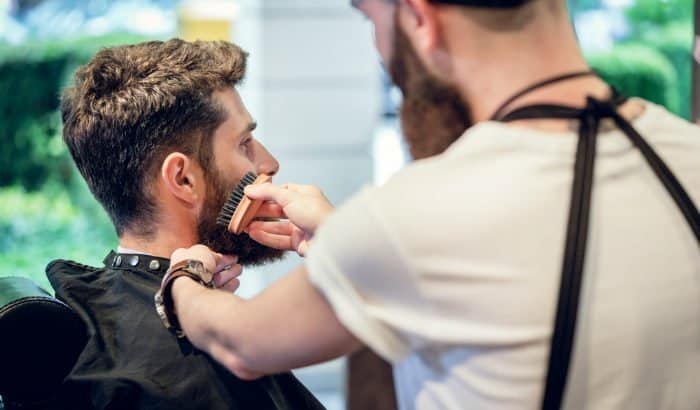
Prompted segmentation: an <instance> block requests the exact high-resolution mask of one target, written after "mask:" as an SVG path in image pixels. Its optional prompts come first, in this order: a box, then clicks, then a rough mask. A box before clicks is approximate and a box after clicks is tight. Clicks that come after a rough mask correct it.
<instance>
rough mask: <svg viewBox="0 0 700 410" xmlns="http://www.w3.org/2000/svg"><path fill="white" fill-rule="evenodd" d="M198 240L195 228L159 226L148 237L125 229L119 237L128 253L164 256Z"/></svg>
mask: <svg viewBox="0 0 700 410" xmlns="http://www.w3.org/2000/svg"><path fill="white" fill-rule="evenodd" d="M197 242H198V241H197V234H196V232H195V231H194V230H178V229H169V228H168V227H159V228H158V229H156V232H155V234H153V235H148V237H145V236H142V235H137V234H134V233H133V232H130V231H125V232H124V233H123V234H122V235H121V236H120V237H119V247H120V248H121V249H123V250H125V251H128V253H131V252H134V253H143V254H148V255H152V256H159V257H162V258H170V255H171V254H172V253H173V252H174V251H175V249H178V248H187V247H190V246H192V245H194V244H196V243H197Z"/></svg>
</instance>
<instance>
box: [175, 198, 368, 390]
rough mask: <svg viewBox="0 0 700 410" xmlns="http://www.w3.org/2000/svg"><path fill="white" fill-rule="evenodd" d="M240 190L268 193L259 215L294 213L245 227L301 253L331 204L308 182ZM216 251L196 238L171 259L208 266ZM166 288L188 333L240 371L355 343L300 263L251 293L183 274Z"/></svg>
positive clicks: (327, 355) (285, 365) (280, 367)
mask: <svg viewBox="0 0 700 410" xmlns="http://www.w3.org/2000/svg"><path fill="white" fill-rule="evenodd" d="M251 188H252V187H251ZM246 194H247V195H248V196H250V197H253V198H256V199H264V200H267V201H270V202H268V203H266V205H265V206H263V208H262V210H261V212H262V214H264V215H262V216H269V217H283V218H289V219H293V221H294V223H291V222H290V221H285V222H255V223H254V224H252V225H251V227H250V228H249V230H248V232H249V234H250V235H251V237H253V238H254V239H256V240H257V241H259V242H261V243H264V244H266V245H268V246H272V247H276V248H279V249H285V250H295V251H297V252H298V253H299V254H300V255H303V254H304V253H305V252H306V249H307V246H308V243H309V242H310V240H311V238H312V237H313V233H314V232H315V230H316V228H317V227H318V225H319V224H320V223H321V222H322V220H323V219H324V218H325V217H326V216H327V215H328V214H329V213H330V212H331V211H332V209H333V208H332V206H331V205H330V203H329V202H328V200H327V199H326V198H325V197H324V196H323V194H322V193H321V191H319V190H318V189H316V188H313V187H307V186H297V185H286V186H282V187H279V186H272V185H269V184H265V185H263V186H259V187H255V189H248V190H247V191H246ZM259 216H260V214H259ZM218 258H221V256H220V255H218V254H215V253H213V252H211V251H209V250H208V249H207V248H206V247H204V246H201V245H197V246H194V247H192V248H189V249H187V250H178V251H176V252H175V253H174V254H173V257H172V259H173V260H172V263H173V264H175V263H177V262H178V261H180V260H184V259H196V260H200V261H202V262H204V264H205V266H207V267H213V266H216V265H217V259H218ZM172 295H173V298H174V301H175V311H176V313H177V317H178V319H179V322H180V324H181V326H182V328H183V329H184V332H185V334H186V335H187V337H188V338H189V339H190V341H192V343H193V344H195V345H196V346H197V347H199V348H201V349H202V350H204V351H206V352H208V353H209V354H210V355H212V357H214V358H215V359H216V360H218V361H219V362H221V363H222V364H224V366H226V367H227V368H228V369H229V370H231V371H232V372H234V373H235V374H236V375H237V376H239V377H241V378H244V379H251V378H256V377H259V376H261V375H263V374H270V373H277V372H281V371H286V370H290V369H293V368H297V367H301V366H306V365H309V364H313V363H318V362H321V361H325V360H329V359H333V358H336V357H339V356H342V355H345V354H348V353H351V352H352V351H354V350H356V349H358V348H359V347H360V346H361V344H360V342H359V341H358V340H357V339H356V338H355V337H354V336H353V335H352V334H350V333H349V332H348V331H347V330H346V329H345V328H344V327H343V326H342V325H341V324H340V322H339V321H338V319H337V318H336V316H335V314H334V313H333V311H332V309H331V307H330V306H329V304H328V303H327V301H326V300H325V299H324V297H323V296H322V295H321V294H320V293H319V292H318V291H317V290H316V288H314V286H313V285H312V284H311V282H310V281H309V277H308V274H307V272H306V269H305V268H304V267H303V266H301V267H299V268H298V269H296V270H295V271H293V272H292V273H290V274H289V275H286V276H285V277H283V278H282V279H281V280H279V281H278V282H276V283H275V284H273V285H272V286H270V287H269V288H268V289H266V290H265V291H264V292H263V293H261V294H260V295H259V296H257V297H255V298H253V299H250V300H244V299H241V298H238V297H236V296H232V295H231V294H230V293H227V292H221V291H216V290H211V289H206V288H204V287H202V286H200V285H199V284H197V283H195V282H194V281H192V280H190V279H187V278H183V279H178V280H176V282H175V283H174V284H173V288H172Z"/></svg>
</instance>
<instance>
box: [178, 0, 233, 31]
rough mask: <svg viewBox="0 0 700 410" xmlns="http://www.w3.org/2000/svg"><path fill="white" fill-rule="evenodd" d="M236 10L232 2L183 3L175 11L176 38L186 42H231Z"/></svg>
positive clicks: (222, 0)
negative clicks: (176, 23)
mask: <svg viewBox="0 0 700 410" xmlns="http://www.w3.org/2000/svg"><path fill="white" fill-rule="evenodd" d="M238 9H239V7H238V3H237V2H236V1H234V0H205V1H203V0H198V1H189V2H183V3H182V5H181V6H180V7H178V11H177V15H178V36H179V37H180V38H182V39H183V40H187V41H194V40H226V41H231V40H232V39H233V38H232V37H233V36H232V31H233V27H234V23H235V21H236V18H237V16H238Z"/></svg>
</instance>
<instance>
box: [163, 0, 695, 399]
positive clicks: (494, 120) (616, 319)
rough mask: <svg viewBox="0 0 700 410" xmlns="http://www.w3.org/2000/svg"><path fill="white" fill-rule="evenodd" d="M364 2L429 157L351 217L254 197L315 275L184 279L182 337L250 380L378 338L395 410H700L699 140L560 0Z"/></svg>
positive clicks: (262, 192) (178, 289)
mask: <svg viewBox="0 0 700 410" xmlns="http://www.w3.org/2000/svg"><path fill="white" fill-rule="evenodd" d="M354 5H355V6H356V7H357V8H359V10H360V11H361V12H363V13H364V14H365V15H367V17H368V18H369V19H370V20H371V21H372V22H373V24H374V27H375V36H376V45H377V48H378V51H379V53H380V55H381V57H382V59H383V61H384V62H385V65H386V66H387V68H388V69H389V71H390V73H391V76H392V79H393V81H394V82H395V83H396V84H397V85H398V86H399V87H400V88H401V90H402V92H403V96H404V99H403V104H402V107H401V123H402V128H403V133H404V135H405V137H406V141H407V143H408V145H409V147H410V151H411V154H412V155H413V157H414V158H415V159H417V161H415V162H414V163H412V164H411V165H409V166H408V167H406V168H405V169H404V170H402V171H400V172H399V173H398V174H397V175H396V176H395V177H394V178H392V179H391V180H390V181H389V182H388V183H387V184H386V185H384V186H382V187H378V188H367V189H364V190H362V191H361V192H359V193H358V194H357V195H355V196H354V197H353V198H351V199H350V200H348V201H347V203H345V204H344V205H343V206H341V207H340V208H339V209H337V210H333V209H332V208H331V206H330V205H329V204H328V202H327V201H326V200H325V199H324V198H323V196H322V194H321V193H320V191H318V190H316V189H314V188H310V187H304V186H297V185H288V186H272V185H265V186H260V187H249V188H248V190H247V195H248V196H250V197H252V198H262V199H266V200H268V201H269V202H268V203H267V204H266V205H265V206H264V207H263V209H262V210H261V213H260V214H259V216H273V217H281V218H283V219H284V220H283V221H278V222H269V221H268V222H262V221H258V222H254V223H253V224H252V225H251V226H250V227H249V229H248V232H249V234H250V236H251V237H253V238H254V239H256V240H258V241H260V242H262V243H264V244H268V245H272V246H276V247H278V248H282V249H291V250H295V251H297V252H298V253H300V254H302V255H306V259H305V263H304V265H302V266H300V267H299V268H297V269H296V270H294V271H293V272H291V273H290V274H288V275H286V276H285V277H283V278H282V279H280V280H279V281H278V282H276V283H274V284H273V285H271V286H270V287H269V288H268V289H266V290H265V291H264V292H263V293H261V294H260V295H259V296H256V297H254V298H252V299H250V300H243V299H241V298H238V297H236V296H233V295H231V294H228V293H226V292H223V291H218V290H213V289H208V288H207V287H205V286H202V284H201V282H206V281H203V280H201V277H200V276H198V274H197V273H196V272H195V273H192V274H190V275H184V276H183V279H177V280H176V281H170V282H169V283H167V284H166V285H167V286H166V287H165V288H166V289H165V291H166V295H167V296H168V297H170V298H171V299H172V300H173V301H174V304H173V306H172V309H171V310H170V311H169V312H168V314H169V315H170V316H171V317H172V318H175V319H176V321H175V323H176V325H177V326H178V327H181V328H182V330H183V331H184V334H185V335H186V337H187V338H189V339H190V341H192V343H194V344H195V345H196V346H198V347H199V348H201V349H203V350H204V351H206V352H207V353H209V354H210V355H212V356H213V357H214V358H215V359H217V360H218V361H220V362H221V363H223V364H224V365H225V366H226V367H227V368H228V369H230V370H231V371H233V372H234V373H236V374H237V375H238V376H240V377H243V378H255V377H258V376H260V375H262V374H269V373H275V372H280V371H284V370H288V369H293V368H297V367H300V366H305V365H309V364H313V363H317V362H321V361H325V360H330V359H333V358H336V357H339V356H342V355H345V354H348V353H350V352H352V351H354V350H355V349H358V348H359V347H360V346H362V345H366V346H368V347H370V348H371V349H373V350H374V351H375V352H377V353H378V354H379V355H381V356H382V357H383V358H385V359H387V360H388V361H389V362H391V363H392V364H393V367H394V374H395V381H396V386H397V397H398V400H399V404H400V407H401V408H402V409H440V408H444V409H463V408H475V409H523V408H537V407H542V408H547V409H555V408H560V407H564V408H588V409H613V408H614V409H662V408H688V409H697V408H700V389H698V388H697V382H696V381H697V375H698V370H697V369H700V285H699V284H700V249H699V242H700V216H699V215H698V210H697V207H696V206H695V203H697V202H698V201H699V200H700V160H699V159H700V128H698V127H697V126H695V125H692V124H690V123H688V122H686V121H684V120H682V119H680V118H677V117H675V116H674V115H672V114H670V113H669V112H667V111H666V110H665V109H664V108H662V107H659V106H656V105H654V104H652V103H650V102H648V101H645V100H642V99H639V98H627V97H625V96H623V95H621V94H619V93H617V92H616V91H614V90H613V89H612V88H611V87H610V86H609V85H607V84H606V83H605V82H603V81H602V80H601V79H600V78H599V77H597V76H596V75H595V74H594V73H592V72H591V71H590V69H589V67H588V66H587V65H586V62H585V61H584V58H583V56H582V54H581V51H580V49H579V48H578V45H577V43H576V36H575V34H574V30H573V27H572V26H571V22H570V19H569V16H568V12H567V9H566V3H565V1H564V0H531V1H527V0H491V1H489V0H433V1H430V0H402V1H400V2H396V3H395V2H393V1H388V0H364V1H355V2H354ZM172 258H173V260H172V262H173V263H174V264H176V263H177V262H180V261H186V260H190V261H191V264H192V265H197V264H202V265H201V266H203V269H204V270H206V269H209V270H211V269H214V267H215V266H216V265H217V264H218V263H219V262H220V259H221V258H222V256H221V255H217V254H215V253H212V252H211V251H209V250H208V249H207V248H205V247H203V246H195V247H193V248H190V249H183V250H178V251H176V252H175V253H174V254H173V256H172ZM193 270H194V271H196V269H193ZM188 278H194V280H191V279H188Z"/></svg>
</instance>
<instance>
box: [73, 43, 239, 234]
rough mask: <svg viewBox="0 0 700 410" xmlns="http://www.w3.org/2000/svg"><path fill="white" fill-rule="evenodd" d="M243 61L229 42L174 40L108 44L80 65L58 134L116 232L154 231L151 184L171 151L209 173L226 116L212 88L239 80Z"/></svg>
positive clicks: (145, 232) (140, 232) (225, 86)
mask: <svg viewBox="0 0 700 410" xmlns="http://www.w3.org/2000/svg"><path fill="white" fill-rule="evenodd" d="M246 59H247V54H246V53H245V52H244V51H242V50H241V49H240V48H239V47H238V46H236V45H234V44H231V43H227V42H223V41H218V42H203V41H196V42H192V43H190V42H186V41H182V40H178V39H173V40H169V41H166V42H162V41H152V42H146V43H141V44H136V45H130V46H121V47H114V48H107V49H104V50H101V51H100V52H98V53H97V55H95V57H94V58H93V59H92V60H91V61H90V62H89V63H88V64H87V65H85V66H83V67H80V68H79V69H78V70H77V72H76V73H75V77H74V82H73V85H72V86H70V87H69V88H67V89H66V90H65V91H64V92H63V95H62V98H61V115H62V119H63V139H64V141H65V143H66V145H67V146H68V149H69V150H70V153H71V155H72V156H73V160H74V161H75V163H76V165H77V167H78V170H79V171H80V173H81V174H82V176H83V177H84V178H85V181H86V182H87V184H88V187H89V188H90V190H91V191H92V193H93V195H95V197H96V198H97V200H98V201H99V202H100V203H101V204H102V206H103V207H104V208H105V210H106V211H107V213H108V214H109V216H110V218H111V219H112V222H113V223H114V227H115V229H116V231H117V234H118V235H121V234H122V233H123V232H124V230H126V229H129V230H131V231H133V232H134V233H136V234H139V235H143V236H148V235H151V234H152V233H153V232H152V224H151V223H150V221H152V220H153V218H154V217H155V203H154V200H153V198H152V194H151V192H150V189H149V183H150V182H151V181H152V180H154V179H155V177H156V176H157V175H158V168H159V167H160V164H161V163H162V161H163V159H165V157H166V156H167V155H168V154H169V153H170V152H174V151H179V152H182V153H183V154H186V155H191V156H193V157H194V158H195V159H196V160H198V161H199V162H200V164H201V165H202V167H203V168H204V170H205V172H206V170H207V167H208V166H209V163H210V160H211V157H212V152H211V136H212V134H213V133H214V130H216V128H217V127H218V126H219V125H220V124H221V123H222V122H223V121H224V120H225V113H224V112H223V109H222V108H221V107H220V106H218V105H217V104H216V103H215V101H214V100H213V99H212V93H213V92H214V91H217V90H221V89H225V88H227V87H233V86H234V85H236V84H237V83H238V82H239V81H240V80H241V79H242V78H243V76H244V74H245V69H246Z"/></svg>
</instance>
